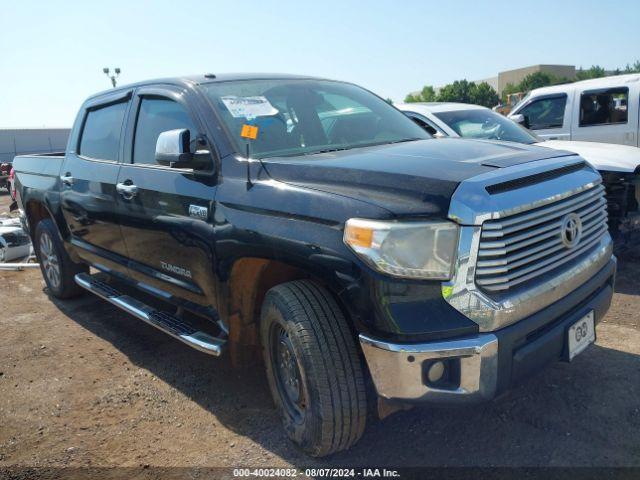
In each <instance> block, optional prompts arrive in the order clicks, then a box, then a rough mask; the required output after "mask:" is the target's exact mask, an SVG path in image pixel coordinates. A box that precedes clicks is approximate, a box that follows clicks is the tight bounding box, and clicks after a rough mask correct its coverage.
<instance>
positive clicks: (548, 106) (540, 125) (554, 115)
mask: <svg viewBox="0 0 640 480" xmlns="http://www.w3.org/2000/svg"><path fill="white" fill-rule="evenodd" d="M566 105H567V96H566V95H558V96H554V97H546V98H541V99H540V100H533V101H532V102H531V103H530V104H529V105H527V106H526V107H524V108H523V109H522V110H520V111H519V112H518V113H521V114H522V115H524V117H525V119H526V120H527V123H528V128H530V129H531V130H543V129H545V128H560V127H562V124H563V123H564V108H565V106H566Z"/></svg>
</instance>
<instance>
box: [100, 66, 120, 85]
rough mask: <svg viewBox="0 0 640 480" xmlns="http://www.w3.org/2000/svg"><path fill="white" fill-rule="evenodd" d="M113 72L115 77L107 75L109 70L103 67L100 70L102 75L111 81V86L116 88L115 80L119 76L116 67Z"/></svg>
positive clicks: (118, 70)
mask: <svg viewBox="0 0 640 480" xmlns="http://www.w3.org/2000/svg"><path fill="white" fill-rule="evenodd" d="M113 71H114V72H115V75H109V68H107V67H105V68H103V69H102V73H104V74H105V75H106V76H107V77H109V79H110V80H111V85H113V88H116V78H118V76H119V75H120V68H118V67H116V68H114V69H113Z"/></svg>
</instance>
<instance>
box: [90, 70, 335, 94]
mask: <svg viewBox="0 0 640 480" xmlns="http://www.w3.org/2000/svg"><path fill="white" fill-rule="evenodd" d="M276 79H288V80H292V79H300V80H326V79H324V78H320V77H311V76H306V75H293V74H289V73H202V74H198V75H185V76H181V77H167V78H155V79H150V80H143V81H141V82H135V83H129V84H126V85H119V86H118V87H117V88H112V89H110V90H103V91H101V92H98V93H95V94H93V95H91V96H90V97H89V98H94V97H99V96H101V95H104V94H107V93H113V92H117V91H120V90H127V89H130V88H134V87H142V86H145V85H158V84H165V85H167V84H169V85H181V86H192V85H201V84H205V83H216V82H229V81H233V80H276Z"/></svg>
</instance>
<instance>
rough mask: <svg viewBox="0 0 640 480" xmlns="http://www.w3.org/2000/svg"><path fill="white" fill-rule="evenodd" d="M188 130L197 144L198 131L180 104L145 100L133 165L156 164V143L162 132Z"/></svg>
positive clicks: (163, 100) (136, 137)
mask: <svg viewBox="0 0 640 480" xmlns="http://www.w3.org/2000/svg"><path fill="white" fill-rule="evenodd" d="M178 128H180V129H182V128H186V129H188V130H189V133H190V134H191V142H192V143H193V142H195V140H196V136H197V130H196V127H195V126H194V124H193V122H192V121H191V119H190V118H189V115H188V113H187V111H186V110H185V109H184V108H183V107H182V105H180V104H179V103H176V102H174V101H173V100H167V99H162V98H143V99H142V102H141V103H140V110H138V120H137V123H136V134H135V139H134V141H133V163H145V164H156V143H157V141H158V137H159V136H160V134H161V133H162V132H166V131H168V130H176V129H178Z"/></svg>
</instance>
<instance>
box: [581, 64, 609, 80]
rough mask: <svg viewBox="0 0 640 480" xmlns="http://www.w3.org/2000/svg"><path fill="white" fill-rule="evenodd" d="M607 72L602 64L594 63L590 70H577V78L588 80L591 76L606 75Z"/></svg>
mask: <svg viewBox="0 0 640 480" xmlns="http://www.w3.org/2000/svg"><path fill="white" fill-rule="evenodd" d="M606 74H607V72H606V70H605V69H604V68H602V67H601V66H600V65H592V66H591V68H589V69H588V70H583V69H582V68H580V69H579V70H578V71H577V72H576V78H577V79H578V80H588V79H589V78H601V77H604V76H606Z"/></svg>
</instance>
